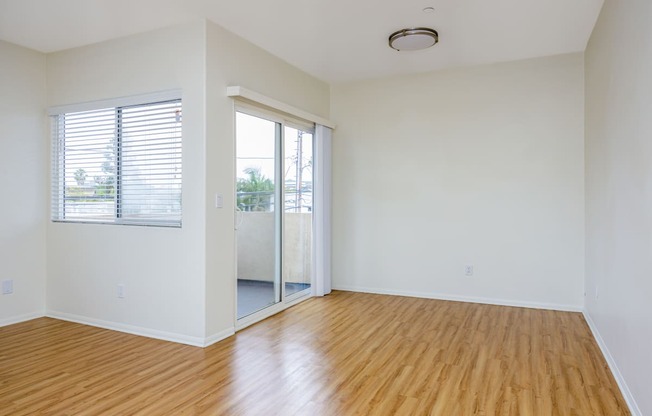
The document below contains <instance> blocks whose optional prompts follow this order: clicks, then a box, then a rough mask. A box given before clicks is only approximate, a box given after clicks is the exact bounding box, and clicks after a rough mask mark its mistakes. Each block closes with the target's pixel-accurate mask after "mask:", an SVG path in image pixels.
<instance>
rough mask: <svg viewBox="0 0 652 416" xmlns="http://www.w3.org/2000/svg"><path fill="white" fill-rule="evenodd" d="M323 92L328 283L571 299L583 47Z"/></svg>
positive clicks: (521, 301) (447, 294) (562, 304)
mask: <svg viewBox="0 0 652 416" xmlns="http://www.w3.org/2000/svg"><path fill="white" fill-rule="evenodd" d="M331 94H332V105H331V109H332V110H331V111H332V114H331V118H332V119H333V120H334V122H335V123H337V126H338V127H337V129H336V130H335V133H334V142H333V143H334V144H333V172H334V173H333V175H334V177H333V204H334V207H333V276H334V287H335V288H344V289H352V290H362V291H375V292H381V293H383V292H384V293H397V294H413V295H417V296H424V297H435V298H451V299H466V300H479V301H485V302H497V303H506V304H516V305H533V306H543V307H552V308H561V309H581V307H582V304H583V301H582V295H583V279H584V264H583V257H584V237H583V236H584V230H583V223H584V202H583V199H584V188H583V184H584V165H583V161H584V159H583V158H584V153H583V135H584V130H583V114H584V110H583V98H584V90H583V58H582V55H581V54H571V55H563V56H556V57H550V58H541V59H533V60H526V61H519V62H511V63H503V64H496V65H489V66H480V67H474V68H468V69H456V70H450V71H442V72H433V73H428V74H423V75H414V76H409V77H397V78H390V79H381V80H372V81H365V82H356V83H352V84H345V85H339V86H335V87H334V88H333V89H332V91H331ZM466 264H473V265H474V267H475V270H474V275H473V276H472V277H466V276H464V266H465V265H466Z"/></svg>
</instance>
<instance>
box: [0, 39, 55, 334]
mask: <svg viewBox="0 0 652 416" xmlns="http://www.w3.org/2000/svg"><path fill="white" fill-rule="evenodd" d="M0 57H2V58H0V192H1V193H2V198H1V200H2V203H1V204H0V281H1V280H5V279H12V280H13V281H14V293H13V294H12V295H4V296H3V295H0V325H4V324H8V323H13V322H17V321H20V320H25V319H29V318H32V317H35V316H40V315H42V314H43V312H44V310H45V224H46V220H45V218H46V210H45V205H46V195H47V194H46V187H45V180H46V175H47V147H46V139H45V137H46V123H45V119H44V114H45V55H43V54H40V53H38V52H34V51H31V50H28V49H25V48H22V47H19V46H15V45H12V44H9V43H6V42H2V41H0Z"/></svg>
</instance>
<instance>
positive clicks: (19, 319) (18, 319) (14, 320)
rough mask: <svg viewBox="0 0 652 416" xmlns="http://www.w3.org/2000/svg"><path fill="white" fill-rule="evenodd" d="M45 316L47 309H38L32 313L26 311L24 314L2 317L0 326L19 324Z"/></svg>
mask: <svg viewBox="0 0 652 416" xmlns="http://www.w3.org/2000/svg"><path fill="white" fill-rule="evenodd" d="M44 316H45V311H36V312H32V313H26V314H23V315H17V316H11V317H9V318H4V319H0V327H2V326H7V325H13V324H18V323H21V322H25V321H31V320H32V319H36V318H43V317H44Z"/></svg>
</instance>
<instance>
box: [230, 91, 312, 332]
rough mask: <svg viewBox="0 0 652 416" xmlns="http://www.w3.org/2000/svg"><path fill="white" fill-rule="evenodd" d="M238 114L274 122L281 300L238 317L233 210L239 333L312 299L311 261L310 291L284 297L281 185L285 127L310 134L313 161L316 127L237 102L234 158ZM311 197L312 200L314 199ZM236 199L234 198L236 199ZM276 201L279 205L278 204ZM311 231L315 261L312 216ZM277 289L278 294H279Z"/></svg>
mask: <svg viewBox="0 0 652 416" xmlns="http://www.w3.org/2000/svg"><path fill="white" fill-rule="evenodd" d="M237 113H244V114H247V115H250V116H253V117H258V118H261V119H264V120H268V121H271V122H274V123H276V130H277V131H276V137H275V149H274V155H275V165H274V171H275V176H276V178H278V179H275V189H274V198H275V202H274V204H275V210H274V229H275V235H274V241H275V249H274V251H275V253H274V261H275V270H274V273H275V276H274V279H275V283H276V282H280V284H279V285H276V284H275V285H274V287H275V289H274V296H275V300H276V299H279V296H280V301H279V302H275V303H274V304H272V305H269V306H267V307H265V308H263V309H261V310H259V311H256V312H254V313H252V314H250V315H247V316H243V317H242V318H238V285H237V281H238V250H237V247H238V240H237V239H238V232H237V224H238V217H237V216H238V214H239V215H244V213H243V212H239V213H238V210H237V207H235V208H236V209H235V210H234V215H235V218H234V220H235V224H236V232H235V233H234V234H235V235H234V247H236V250H235V256H236V257H235V276H234V278H235V279H236V284H235V294H234V295H235V310H234V316H235V324H234V326H235V330H236V331H239V330H241V329H244V328H246V327H248V326H250V325H253V324H255V323H256V322H259V321H261V320H263V319H265V318H268V317H270V316H272V315H275V314H277V313H279V312H281V311H283V310H285V309H287V308H289V307H291V306H294V305H296V304H298V303H301V302H303V301H305V300H307V299H309V298H310V297H312V295H313V293H314V290H313V288H314V286H315V271H316V268H315V263H314V261H311V265H310V288H308V289H304V290H302V291H300V292H297V293H294V294H292V295H291V296H289V297H286V295H285V276H283V243H284V234H285V230H284V229H285V226H284V221H285V219H284V212H285V186H284V185H285V182H284V178H285V175H284V164H285V163H284V162H285V159H284V157H285V127H286V126H288V127H291V128H296V129H300V130H302V131H306V132H310V133H311V134H312V145H313V146H312V147H313V158H314V148H315V129H316V126H315V124H314V123H309V122H307V121H304V120H300V119H296V118H292V117H286V116H284V115H283V114H281V113H277V112H275V111H271V110H267V109H264V108H261V107H259V106H256V105H252V104H249V103H244V102H236V103H235V106H234V112H233V123H234V124H233V125H234V146H235V147H234V149H235V152H234V157H237V145H238V143H237V121H236V118H237ZM312 175H313V183H314V180H315V172H314V171H313V172H312ZM235 178H237V165H236V164H234V179H235ZM313 198H314V197H313ZM235 200H237V198H236V199H235ZM277 201H278V202H277ZM314 204H315V202H314V199H313V201H312V205H313V207H314ZM311 228H312V231H311V232H312V233H313V234H312V235H311V256H312V259H314V245H315V244H314V241H315V236H314V232H315V216H314V215H312V218H311ZM279 289H280V291H279Z"/></svg>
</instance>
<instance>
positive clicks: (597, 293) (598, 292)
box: [595, 286, 600, 300]
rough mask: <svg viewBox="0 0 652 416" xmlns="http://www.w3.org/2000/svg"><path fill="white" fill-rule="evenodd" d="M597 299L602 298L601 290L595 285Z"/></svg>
mask: <svg viewBox="0 0 652 416" xmlns="http://www.w3.org/2000/svg"><path fill="white" fill-rule="evenodd" d="M595 299H596V300H597V299H600V291H599V290H598V287H597V286H596V287H595Z"/></svg>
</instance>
